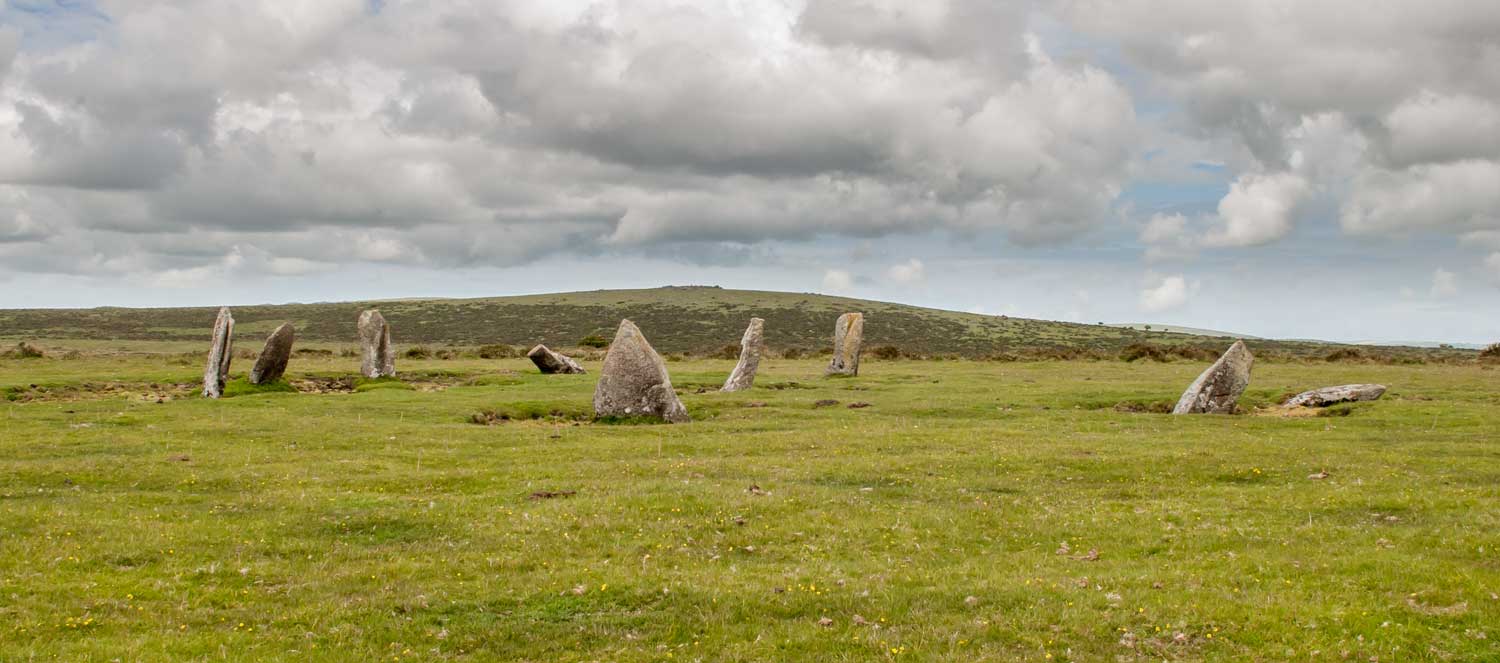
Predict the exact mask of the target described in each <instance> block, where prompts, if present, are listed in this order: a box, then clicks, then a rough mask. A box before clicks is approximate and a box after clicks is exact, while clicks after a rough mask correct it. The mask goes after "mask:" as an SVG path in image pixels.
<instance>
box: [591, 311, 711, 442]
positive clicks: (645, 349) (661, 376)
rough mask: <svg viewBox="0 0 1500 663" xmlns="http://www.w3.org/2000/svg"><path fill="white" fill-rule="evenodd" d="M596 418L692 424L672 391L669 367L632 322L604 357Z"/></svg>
mask: <svg viewBox="0 0 1500 663" xmlns="http://www.w3.org/2000/svg"><path fill="white" fill-rule="evenodd" d="M594 415H595V416H599V417H609V416H615V417H636V416H648V417H659V418H661V419H665V420H666V421H668V422H671V423H682V422H686V421H691V420H692V419H691V418H690V417H688V413H687V408H685V407H683V406H682V401H680V400H678V399H677V392H675V391H673V390H672V378H671V377H670V376H668V375H667V363H666V362H664V361H662V359H661V355H659V354H656V350H655V349H654V348H652V347H651V344H650V343H648V342H646V337H645V336H642V335H641V330H640V329H638V328H637V327H636V326H635V323H633V322H631V321H629V320H621V321H620V329H619V330H618V331H616V332H615V340H614V342H613V343H610V345H609V352H608V353H607V354H605V355H604V368H603V369H602V370H600V371H599V384H597V385H595V387H594Z"/></svg>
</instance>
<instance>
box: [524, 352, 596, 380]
mask: <svg viewBox="0 0 1500 663" xmlns="http://www.w3.org/2000/svg"><path fill="white" fill-rule="evenodd" d="M526 356H527V357H528V358H530V359H531V363H533V364H536V367H537V369H539V370H541V372H543V373H547V374H549V375H550V374H553V373H576V374H583V373H587V372H588V371H585V370H583V367H582V366H579V365H578V362H576V361H573V358H572V357H569V356H567V355H565V354H562V353H559V352H553V351H552V350H551V349H550V348H548V347H547V346H545V345H538V346H536V347H534V348H532V349H531V352H528V353H526Z"/></svg>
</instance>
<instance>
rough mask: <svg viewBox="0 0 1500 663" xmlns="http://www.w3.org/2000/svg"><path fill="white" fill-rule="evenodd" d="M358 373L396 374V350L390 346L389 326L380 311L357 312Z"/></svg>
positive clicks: (378, 375) (371, 374)
mask: <svg viewBox="0 0 1500 663" xmlns="http://www.w3.org/2000/svg"><path fill="white" fill-rule="evenodd" d="M359 349H360V362H359V374H360V375H363V376H365V377H367V378H389V377H395V376H396V351H395V349H394V348H392V347H391V326H390V325H388V324H386V322H385V316H383V315H381V314H380V311H377V310H375V309H370V310H368V311H365V312H364V313H361V314H359Z"/></svg>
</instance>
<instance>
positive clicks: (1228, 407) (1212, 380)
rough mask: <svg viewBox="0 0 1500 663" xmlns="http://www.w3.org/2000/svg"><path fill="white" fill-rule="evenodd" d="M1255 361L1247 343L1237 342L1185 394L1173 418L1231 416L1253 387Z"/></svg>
mask: <svg viewBox="0 0 1500 663" xmlns="http://www.w3.org/2000/svg"><path fill="white" fill-rule="evenodd" d="M1253 363H1255V357H1254V356H1252V355H1251V354H1250V350H1249V349H1247V348H1246V347H1245V342H1244V341H1235V342H1234V345H1231V346H1229V350H1227V351H1225V352H1224V356H1222V357H1219V360H1218V361H1216V362H1214V363H1213V365H1212V366H1209V367H1208V369H1207V370H1205V371H1203V374H1202V375H1199V376H1198V379H1197V380H1194V381H1193V384H1192V385H1191V386H1189V387H1188V388H1187V391H1184V392H1182V398H1180V399H1178V400H1177V407H1175V408H1172V414H1231V413H1233V412H1234V405H1235V402H1236V401H1238V400H1239V398H1240V394H1243V393H1245V387H1248V386H1250V365H1251V364H1253Z"/></svg>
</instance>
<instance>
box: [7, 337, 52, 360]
mask: <svg viewBox="0 0 1500 663" xmlns="http://www.w3.org/2000/svg"><path fill="white" fill-rule="evenodd" d="M5 356H7V357H10V358H12V359H41V358H42V357H45V356H46V354H45V353H43V352H42V350H41V348H38V347H36V346H34V345H31V344H30V343H27V342H26V341H21V342H20V343H17V344H16V347H14V348H11V349H10V351H8V352H6V353H5Z"/></svg>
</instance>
